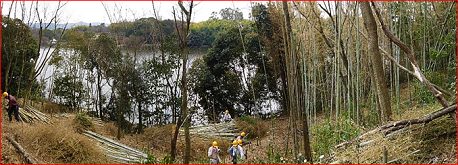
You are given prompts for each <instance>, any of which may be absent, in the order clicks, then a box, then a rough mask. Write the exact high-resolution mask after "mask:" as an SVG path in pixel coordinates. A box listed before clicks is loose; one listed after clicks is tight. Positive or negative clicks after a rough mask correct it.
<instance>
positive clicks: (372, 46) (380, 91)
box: [360, 2, 391, 123]
mask: <svg viewBox="0 0 458 165" xmlns="http://www.w3.org/2000/svg"><path fill="white" fill-rule="evenodd" d="M360 8H361V12H362V15H363V20H364V25H365V27H366V30H367V32H368V36H369V37H368V39H369V52H371V54H372V57H371V61H372V68H373V70H374V77H375V84H376V88H377V95H378V100H379V103H380V109H381V112H382V123H386V122H388V121H390V120H391V104H390V97H389V96H388V91H387V89H386V80H385V75H384V72H383V61H382V55H381V54H380V51H379V48H378V36H377V24H376V22H375V18H374V16H373V15H372V10H371V8H370V5H369V2H361V4H360Z"/></svg>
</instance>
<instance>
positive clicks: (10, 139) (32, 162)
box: [6, 136, 37, 164]
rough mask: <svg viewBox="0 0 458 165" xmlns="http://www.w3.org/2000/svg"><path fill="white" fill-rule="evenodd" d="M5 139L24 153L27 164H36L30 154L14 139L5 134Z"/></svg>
mask: <svg viewBox="0 0 458 165" xmlns="http://www.w3.org/2000/svg"><path fill="white" fill-rule="evenodd" d="M6 139H8V140H9V141H10V142H11V144H13V146H14V147H15V148H16V149H17V150H18V151H19V152H20V153H21V154H22V155H24V157H25V159H26V161H27V163H29V164H37V163H36V162H35V161H33V160H32V158H30V155H29V153H27V152H26V151H25V150H24V148H22V147H21V145H19V143H17V142H16V140H14V139H13V138H12V137H11V136H6Z"/></svg>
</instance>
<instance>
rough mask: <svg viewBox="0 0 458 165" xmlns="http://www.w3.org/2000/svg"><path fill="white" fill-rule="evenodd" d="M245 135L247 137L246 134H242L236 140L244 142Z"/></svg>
mask: <svg viewBox="0 0 458 165" xmlns="http://www.w3.org/2000/svg"><path fill="white" fill-rule="evenodd" d="M245 135H246V134H245V132H242V133H241V134H240V136H238V137H237V139H236V140H237V141H239V140H243V139H244V138H245Z"/></svg>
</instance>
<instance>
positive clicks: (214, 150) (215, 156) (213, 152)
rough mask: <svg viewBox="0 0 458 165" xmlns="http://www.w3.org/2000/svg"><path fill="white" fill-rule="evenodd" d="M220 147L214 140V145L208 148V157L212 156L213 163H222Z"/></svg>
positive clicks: (211, 161)
mask: <svg viewBox="0 0 458 165" xmlns="http://www.w3.org/2000/svg"><path fill="white" fill-rule="evenodd" d="M219 152H220V149H219V148H218V143H217V142H216V141H214V142H213V143H212V146H211V147H210V148H208V157H209V158H210V163H211V164H219V163H221V158H220V157H219Z"/></svg>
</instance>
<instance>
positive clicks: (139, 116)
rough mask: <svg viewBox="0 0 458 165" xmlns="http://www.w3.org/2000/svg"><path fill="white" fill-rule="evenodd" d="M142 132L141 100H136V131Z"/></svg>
mask: <svg viewBox="0 0 458 165" xmlns="http://www.w3.org/2000/svg"><path fill="white" fill-rule="evenodd" d="M142 132H143V118H142V102H141V101H139V102H138V133H139V134H140V133H142Z"/></svg>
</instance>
